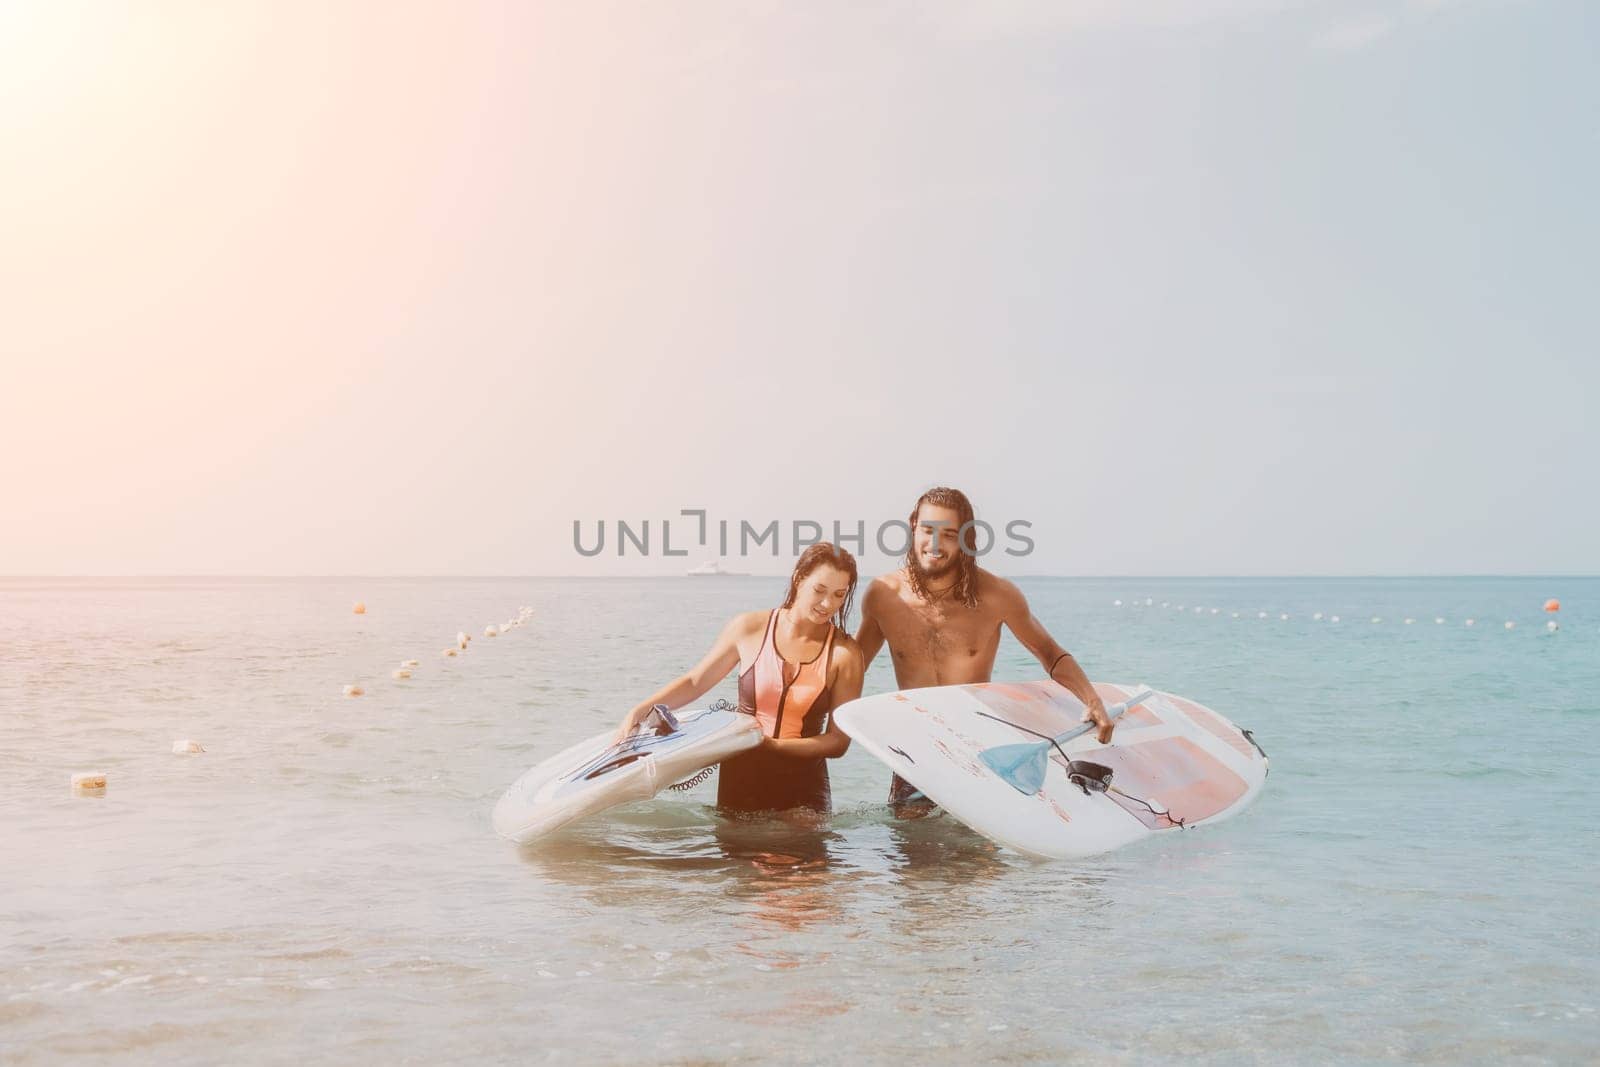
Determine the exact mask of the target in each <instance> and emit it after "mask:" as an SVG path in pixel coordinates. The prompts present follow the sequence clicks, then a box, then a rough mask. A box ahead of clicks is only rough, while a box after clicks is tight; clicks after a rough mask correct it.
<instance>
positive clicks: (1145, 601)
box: [1144, 596, 1156, 608]
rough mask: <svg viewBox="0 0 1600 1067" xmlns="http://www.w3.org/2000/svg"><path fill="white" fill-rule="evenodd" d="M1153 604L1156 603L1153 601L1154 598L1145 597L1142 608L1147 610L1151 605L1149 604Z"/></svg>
mask: <svg viewBox="0 0 1600 1067" xmlns="http://www.w3.org/2000/svg"><path fill="white" fill-rule="evenodd" d="M1155 602H1156V601H1155V598H1154V597H1148V596H1147V597H1145V598H1144V606H1145V607H1147V608H1148V607H1149V606H1150V605H1151V604H1154V603H1155Z"/></svg>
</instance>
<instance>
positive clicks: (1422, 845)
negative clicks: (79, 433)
mask: <svg viewBox="0 0 1600 1067" xmlns="http://www.w3.org/2000/svg"><path fill="white" fill-rule="evenodd" d="M1022 586H1023V588H1024V590H1025V591H1026V592H1027V594H1028V595H1029V597H1030V599H1031V601H1032V603H1033V606H1034V610H1035V613H1036V614H1037V615H1038V616H1039V617H1040V618H1041V619H1042V620H1043V621H1044V622H1045V624H1046V625H1047V626H1048V627H1049V628H1050V629H1051V630H1052V631H1053V632H1054V633H1055V635H1056V636H1057V637H1058V638H1059V639H1060V640H1061V641H1062V642H1063V643H1064V644H1065V645H1066V646H1067V647H1068V648H1071V649H1072V650H1074V652H1076V653H1077V655H1078V657H1079V658H1080V660H1081V661H1082V662H1083V663H1084V664H1085V666H1086V667H1087V668H1088V670H1089V672H1090V674H1091V675H1092V676H1094V677H1096V678H1101V679H1106V680H1112V681H1127V682H1148V683H1150V684H1152V685H1156V686H1158V687H1160V688H1163V689H1167V690H1171V691H1174V692H1178V693H1182V694H1184V695H1187V696H1192V697H1194V698H1195V699H1198V700H1200V701H1202V702H1204V703H1206V704H1208V705H1210V706H1212V707H1214V708H1216V709H1217V710H1218V711H1220V712H1222V713H1223V714H1225V715H1228V716H1229V717H1231V718H1233V719H1235V720H1236V721H1237V722H1239V723H1240V724H1241V725H1244V726H1248V727H1250V728H1252V729H1253V730H1254V731H1255V733H1256V736H1257V737H1258V739H1259V740H1260V741H1261V743H1262V744H1263V746H1264V747H1265V748H1266V750H1267V752H1268V753H1269V754H1270V755H1271V757H1272V775H1271V778H1270V779H1269V781H1268V784H1267V788H1266V790H1265V792H1264V793H1263V795H1262V797H1261V799H1260V800H1259V802H1258V803H1257V804H1256V805H1255V806H1254V807H1253V808H1252V809H1251V810H1249V811H1248V812H1247V813H1245V814H1244V815H1243V816H1241V817H1239V818H1237V819H1235V820H1233V821H1231V822H1229V823H1226V824H1223V825H1220V826H1217V827H1213V828H1205V829H1201V830H1197V831H1194V832H1186V833H1178V834H1169V835H1166V836H1163V837H1161V838H1158V839H1155V840H1152V841H1150V842H1147V843H1143V844H1140V845H1135V846H1132V847H1129V848H1127V849H1125V850H1123V851H1120V852H1116V853H1113V854H1111V855H1107V856H1102V857H1098V858H1094V859H1091V860H1086V861H1082V862H1077V863H1070V864H1053V865H1045V864H1038V863H1034V862H1031V861H1027V860H1023V859H1020V858H1018V857H1015V856H1012V855H1009V854H1007V853H1006V852H1004V851H1003V850H1000V849H997V848H996V847H994V846H993V845H991V844H989V843H988V842H986V841H985V840H983V839H982V838H979V837H977V836H975V835H973V834H971V833H970V832H968V831H966V830H965V829H964V828H962V827H961V826H959V825H958V824H955V823H954V822H953V821H951V820H949V819H948V818H941V819H934V820H928V821H924V822H920V823H911V824H901V823H897V822H895V821H894V820H892V819H891V818H889V817H888V815H887V813H886V811H885V810H884V809H883V807H882V806H881V803H880V802H881V800H882V798H883V794H884V791H885V787H886V784H887V779H888V773H887V771H886V770H885V769H883V768H882V767H881V766H879V765H877V764H876V763H875V762H874V761H873V760H872V759H871V757H869V756H867V755H866V754H865V753H864V752H861V751H859V750H855V751H852V752H851V753H850V754H849V755H847V756H846V757H845V758H844V759H842V760H840V761H837V762H836V763H835V764H834V775H833V780H834V797H835V805H836V808H837V810H836V813H835V815H834V816H833V818H832V819H831V820H830V821H829V822H828V824H827V825H825V826H823V827H820V828H805V827H795V826H791V825H788V824H785V823H781V822H755V823H731V822H726V821H723V820H720V819H718V818H717V817H715V816H714V815H713V814H712V812H711V811H710V810H709V808H708V807H707V804H708V802H709V801H710V799H711V798H712V796H713V795H714V789H715V785H714V783H708V784H706V785H702V786H699V787H697V788H696V789H695V790H694V791H692V792H690V793H688V794H685V795H682V796H678V795H673V796H669V797H663V798H660V799H658V800H656V801H653V802H651V803H649V804H645V805H640V806H636V807H632V808H628V809H623V810H620V811H617V812H615V813H612V814H611V815H609V816H605V817H601V818H598V819H596V820H594V821H592V822H590V823H587V824H584V825H581V826H580V827H577V828H575V829H573V830H570V831H568V832H565V833H563V834H561V835H559V836H558V837H557V838H555V839H554V840H552V841H551V842H550V843H549V844H548V845H547V847H544V848H540V849H530V850H521V849H518V848H515V847H513V846H510V845H508V844H506V843H505V842H503V841H500V840H499V839H497V838H495V837H494V835H493V834H492V832H491V831H490V829H489V825H488V816H489V811H490V808H491V807H492V806H493V803H494V801H495V799H496V798H497V797H498V795H499V793H500V792H501V791H502V790H503V789H504V788H505V786H506V785H507V784H509V783H510V782H511V781H512V779H514V778H515V777H516V776H517V775H518V774H519V773H520V772H521V771H522V770H523V769H525V768H526V767H527V766H529V765H530V764H532V763H534V762H536V761H537V760H538V759H539V758H541V757H542V756H543V755H546V754H548V753H550V752H551V751H553V750H555V749H556V748H558V747H560V746H562V745H564V744H566V743H569V742H570V741H572V740H575V739H578V738H581V737H583V736H585V735H586V734H589V733H592V732H594V731H596V730H597V729H600V728H602V727H603V726H605V725H607V724H609V723H611V722H613V721H615V719H616V718H617V717H618V715H619V714H620V712H621V711H622V710H623V709H624V708H625V707H626V706H627V705H629V704H630V703H631V702H633V701H635V700H637V699H639V698H640V697H642V696H644V695H647V694H648V693H649V692H650V691H651V690H652V689H653V688H655V687H656V686H658V685H660V684H661V683H663V682H665V681H667V680H668V679H670V678H671V677H672V676H673V675H674V674H675V673H677V672H679V671H682V670H683V669H685V668H686V667H688V666H689V665H690V664H691V663H692V662H693V661H694V660H695V659H696V658H698V656H699V655H700V654H701V653H702V651H703V650H704V647H705V645H706V644H707V643H708V642H709V640H710V639H711V637H712V636H713V634H714V632H715V630H716V627H717V626H718V625H719V623H720V622H721V620H722V619H723V618H724V617H725V616H727V615H728V614H730V613H731V612H733V611H735V610H742V609H750V608H758V607H765V606H770V605H771V604H773V603H774V602H775V600H776V599H777V597H778V596H779V594H780V593H781V588H782V583H781V581H779V580H775V579H761V578H740V579H654V580H622V579H616V580H577V579H570V580H567V579H522V580H513V579H496V580H442V579H441V580H400V579H387V580H372V579H307V580H264V579H258V580H244V579H239V580H229V579H192V580H160V579H130V580H88V579H73V580H43V579H26V580H24V579H7V580H0V1060H3V1061H5V1062H8V1063H12V1062H14V1063H26V1064H33V1063H40V1064H42V1063H55V1062H61V1061H63V1060H65V1059H67V1058H69V1057H78V1056H97V1057H109V1058H111V1059H114V1060H118V1061H132V1062H162V1063H214V1062H222V1061H227V1062H274V1063H281V1062H289V1061H299V1060H305V1059H306V1058H308V1057H315V1058H317V1059H319V1060H321V1059H327V1060H332V1061H336V1062H368V1061H378V1060H383V1061H387V1062H415V1063H434V1062H441V1061H453V1060H458V1059H466V1058H469V1057H471V1058H475V1059H479V1060H484V1061H488V1062H599V1063H622V1062H630V1063H632V1062H641V1061H642V1062H710V1063H747V1062H748V1063H758V1062H760V1063H765V1062H801V1061H805V1062H837V1063H859V1062H894V1061H902V1060H909V1059H913V1058H914V1059H917V1060H920V1061H923V1062H951V1063H965V1062H970V1061H972V1060H974V1059H979V1058H982V1059H993V1060H997V1061H1000V1062H1076V1061H1084V1062H1090V1061H1093V1062H1105V1061H1109V1062H1177V1061H1185V1062H1187V1061H1191V1060H1199V1061H1209V1062H1218V1063H1220V1062H1235V1061H1240V1060H1243V1061H1251V1062H1274V1063H1275V1062H1285V1061H1290V1062H1327V1061H1337V1062H1386V1061H1410V1062H1466V1061H1472V1062H1527V1063H1545V1062H1591V1061H1593V1059H1594V1058H1595V1056H1596V1054H1597V1050H1600V1018H1597V1008H1600V993H1597V992H1596V989H1597V981H1600V934H1597V924H1596V922H1595V917H1594V900H1595V897H1596V888H1597V880H1600V879H1597V877H1596V872H1597V864H1596V859H1595V856H1596V847H1597V845H1600V833H1597V831H1596V828H1595V821H1594V820H1595V817H1596V815H1595V813H1596V811H1597V809H1600V796H1597V792H1600V791H1597V789H1596V788H1595V786H1594V784H1593V775H1594V771H1595V768H1596V766H1597V757H1600V695H1597V694H1600V580H1597V579H1570V578H1562V579H1552V578H1541V579H1481V578H1475V579H1381V580H1380V579H1373V580H1313V579H1271V580H1267V579H1260V580H1241V579H1227V580H1221V579H1217V580H1199V579H1137V580H1134V579H1127V580H1110V579H1107V580H1099V579H1097V580H1077V579H1072V580H1067V579H1035V580H1024V581H1023V582H1022ZM1550 596H1557V597H1560V598H1561V599H1562V601H1563V605H1564V607H1563V610H1562V612H1561V613H1560V616H1559V618H1560V620H1561V626H1562V628H1561V630H1560V632H1559V633H1555V634H1550V633H1547V632H1546V631H1545V628H1544V624H1545V619H1546V617H1545V615H1544V613H1543V612H1542V611H1541V610H1540V605H1541V604H1542V603H1543V601H1544V600H1545V599H1546V598H1547V597H1550ZM1146 598H1148V599H1149V600H1151V601H1152V602H1153V603H1152V604H1151V605H1150V606H1143V601H1144V600H1145V599H1146ZM356 600H362V601H365V602H366V604H367V606H368V609H369V610H368V613H367V614H365V615H361V616H357V615H353V614H352V613H351V611H350V605H351V603H352V602H353V601H356ZM1117 600H1120V601H1122V604H1121V606H1118V605H1117V604H1115V603H1114V601H1117ZM1135 602H1137V603H1138V604H1139V605H1140V606H1135ZM1163 602H1165V603H1166V604H1167V605H1168V606H1167V607H1165V608H1163V607H1161V605H1162V604H1163ZM522 604H527V605H531V606H532V607H533V608H534V611H535V614H534V616H533V620H532V622H530V623H529V624H528V625H527V626H524V627H522V628H520V629H516V630H513V631H512V632H511V633H509V634H507V635H505V636H503V637H499V638H494V639H488V638H484V637H481V636H479V637H477V638H476V639H475V640H474V641H473V642H472V646H471V648H470V650H469V651H468V653H466V654H465V655H464V656H461V657H457V658H453V659H446V658H443V657H441V656H440V650H441V649H442V648H444V647H445V646H446V645H449V644H452V643H453V639H454V636H455V634H456V632H457V631H458V630H466V631H468V632H471V633H473V634H481V633H482V630H483V627H484V625H485V624H487V623H496V624H498V623H500V622H502V621H504V620H507V619H511V618H513V617H514V616H515V614H516V611H517V607H518V606H519V605H522ZM1179 605H1182V610H1179ZM1196 607H1199V608H1200V609H1201V610H1200V612H1198V613H1196V612H1195V611H1194V609H1195V608H1196ZM1212 609H1216V611H1215V613H1213V611H1212ZM1235 612H1237V613H1238V614H1239V616H1240V617H1239V618H1237V619H1235V618H1234V617H1233V614H1234V613H1235ZM1263 612H1264V613H1266V615H1267V618H1264V619H1263V618H1260V617H1259V616H1260V614H1261V613H1263ZM1317 612H1321V613H1323V615H1324V616H1325V617H1324V618H1323V619H1322V620H1315V619H1313V615H1314V614H1315V613H1317ZM1283 614H1287V615H1289V616H1290V618H1288V619H1287V620H1284V619H1281V618H1280V616H1281V615H1283ZM1334 614H1337V615H1339V616H1340V617H1341V618H1340V622H1339V623H1337V624H1336V623H1333V622H1331V621H1329V619H1328V618H1327V616H1331V615H1334ZM1374 617H1381V619H1382V621H1381V622H1373V621H1372V619H1373V618H1374ZM1407 617H1410V618H1413V619H1415V620H1416V621H1415V622H1414V623H1413V624H1411V625H1406V624H1405V623H1404V621H1403V620H1404V619H1405V618H1407ZM1435 617H1442V618H1444V619H1445V620H1446V622H1445V623H1443V624H1436V623H1435V622H1434V621H1433V620H1434V618H1435ZM1468 617H1471V618H1473V619H1474V620H1475V625H1474V626H1472V627H1470V628H1469V627H1467V626H1466V625H1465V619H1466V618H1468ZM1507 620H1510V621H1513V622H1515V623H1516V624H1517V625H1516V628H1515V629H1512V630H1507V629H1505V627H1504V623H1505V622H1506V621H1507ZM410 658H415V659H418V660H420V661H421V662H420V666H419V667H418V668H417V670H416V672H415V674H414V676H413V677H412V678H411V679H410V680H408V681H396V680H394V679H392V678H391V677H390V671H391V670H392V669H393V668H394V667H396V666H398V665H399V662H400V661H401V660H402V659H410ZM1039 674H1040V671H1039V669H1038V667H1037V666H1036V665H1035V664H1034V663H1033V662H1032V661H1031V659H1030V658H1029V657H1027V655H1026V654H1025V653H1024V652H1023V651H1022V650H1021V649H1020V647H1018V646H1017V645H1016V643H1015V642H1014V641H1012V640H1010V639H1009V638H1007V639H1006V642H1005V644H1004V645H1003V647H1002V652H1001V658H1000V662H999V665H998V668H997V671H996V677H997V678H1031V677H1037V676H1038V675H1039ZM347 684H359V685H362V686H363V687H364V688H365V690H366V695H364V696H362V697H359V698H353V699H352V698H345V697H343V696H342V695H341V690H342V687H343V686H345V685H347ZM867 687H868V691H869V692H871V691H877V690H882V689H889V688H892V680H891V678H890V676H889V672H888V669H887V662H886V659H884V660H881V661H880V662H879V663H878V664H877V665H875V667H874V668H873V671H872V672H871V674H870V675H869V677H868V680H867ZM730 692H731V685H725V686H724V687H723V690H722V691H720V695H730ZM178 738H194V739H196V740H198V741H200V742H201V743H202V744H203V745H204V746H205V748H206V752H205V753H204V754H203V755H200V756H195V757H180V756H174V755H172V754H171V751H170V750H171V745H172V742H173V740H175V739H178ZM90 769H96V770H104V771H105V772H106V773H107V774H108V776H109V788H108V790H107V792H106V794H105V795H104V796H101V797H79V796H73V795H72V794H71V792H70V790H69V789H68V782H69V779H70V776H71V774H72V773H73V772H74V771H80V770H90Z"/></svg>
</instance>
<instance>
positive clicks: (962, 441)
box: [0, 0, 1600, 575]
mask: <svg viewBox="0 0 1600 1067" xmlns="http://www.w3.org/2000/svg"><path fill="white" fill-rule="evenodd" d="M1597 31H1600V8H1596V7H1595V6H1594V5H1591V4H1586V3H1557V2H1541V0H1454V2H1450V0H1431V2H1420V0H1359V2H1340V3H1334V2H1317V0H1300V2H1294V0H1220V2H1204V0H1176V2H1174V0H1144V2H1142V3H1139V4H1126V3H1118V2H1110V0H1106V2H1100V0H1093V2H1089V0H1086V2H1082V3H1067V2H1049V3H1034V2H1029V0H1016V2H1011V3H1002V2H989V3H984V4H964V5H956V4H937V3H925V2H910V0H905V2H893V3H889V2H872V0H862V2H852V3H800V2H795V3H776V2H769V3H717V2H709V0H708V2H696V3H678V4H660V3H643V2H639V3H626V4H605V3H572V4H539V3H512V4H487V3H462V4H455V5H436V4H427V3H410V4H405V3H401V4H395V3H381V4H380V3H362V2H355V0H351V2H341V3H337V4H314V3H298V2H286V3H260V4H246V3H235V2H227V0H222V2H214V3H199V2H195V3H179V2H166V3H139V4H132V3H128V4H115V3H109V2H107V3H90V4H79V3H74V2H62V0H48V2H46V0H41V2H38V3H32V2H17V0H0V574H11V575H77V574H87V575H104V574H130V575H149V574H159V575H168V574H261V575H278V574H282V575H320V574H419V575H456V574H459V575H495V574H507V575H511V574H517V575H521V574H574V575H602V574H673V573H681V572H682V571H683V570H684V569H686V568H687V567H688V566H689V565H692V564H695V563H699V562H702V561H703V560H705V559H707V558H710V557H711V556H715V555H717V554H718V553H717V551H716V546H715V543H714V540H715V539H714V537H713V538H712V544H711V545H710V546H708V547H706V548H702V547H700V546H698V545H696V544H693V543H689V544H688V545H687V546H686V547H687V548H688V550H689V552H688V555H687V556H685V557H665V556H662V555H661V554H660V540H659V539H660V536H661V530H660V527H661V523H662V522H663V521H665V520H674V530H673V539H674V542H675V544H674V547H675V548H676V547H679V546H682V545H684V541H683V540H680V537H682V535H683V534H685V533H687V532H688V531H689V530H690V529H691V528H692V526H693V524H694V520H693V519H688V518H684V517H682V516H681V515H680V512H681V511H682V510H683V509H704V510H705V511H706V513H707V517H708V519H709V521H710V522H711V524H712V528H713V530H714V529H715V524H716V523H717V522H718V521H720V520H728V521H730V523H731V524H732V525H733V527H734V528H735V529H737V526H738V523H739V522H740V521H748V522H750V523H751V524H752V525H755V526H758V527H761V526H765V525H766V524H767V523H769V522H771V521H772V520H778V521H780V523H782V524H783V526H784V529H785V530H786V531H787V530H788V529H789V524H791V523H792V522H794V521H795V520H809V521H815V522H819V523H821V524H822V525H823V526H824V528H825V529H828V528H830V527H831V524H832V523H833V522H834V521H838V522H840V523H841V524H842V526H843V527H844V528H845V529H846V530H847V531H848V530H853V529H854V528H855V527H856V524H857V523H865V524H866V527H867V529H868V531H869V539H870V538H871V533H870V531H874V530H876V529H877V528H878V526H879V525H881V524H882V523H885V522H892V521H894V520H896V519H902V518H904V516H905V515H906V514H907V513H908V512H909V510H910V507H911V505H912V503H913V501H914V500H915V499H916V497H917V495H918V494H919V493H920V492H922V491H923V490H924V489H926V488H928V487H930V486H932V485H937V484H948V485H954V486H957V487H960V488H962V489H964V490H966V491H967V492H968V494H969V495H970V496H971V497H972V498H973V500H974V502H975V503H976V505H977V508H978V513H979V517H980V518H983V519H985V520H986V521H989V522H991V523H992V524H993V525H994V526H995V527H997V528H999V529H1002V530H1003V528H1004V526H1005V524H1006V523H1008V522H1013V521H1021V522H1025V523H1027V524H1029V525H1028V526H1027V527H1026V529H1027V532H1028V536H1029V538H1030V539H1031V541H1032V550H1031V552H1029V553H1028V554H1027V555H1025V556H1021V557H1007V556H1004V555H1001V554H996V555H995V556H994V557H993V559H992V565H993V567H994V569H996V570H999V571H1001V572H1002V573H1007V574H1016V575H1029V574H1063V575H1080V574H1081V575H1100V574H1106V575H1179V574H1182V575H1188V574H1193V575H1235V574H1329V575H1342V574H1463V573H1550V574H1573V573H1597V572H1600V493H1597V492H1596V476H1595V473H1594V457H1596V456H1600V430H1597V429H1596V424H1595V420H1594V419H1592V418H1591V417H1590V407H1591V405H1592V403H1593V401H1594V399H1595V398H1596V397H1597V396H1600V361H1597V359H1596V358H1595V357H1596V351H1595V349H1596V337H1597V330H1596V321H1595V319H1596V311H1595V308H1596V306H1597V304H1596V301H1595V300H1594V299H1593V297H1592V295H1591V293H1592V291H1593V290H1594V288H1595V279H1596V278H1597V276H1600V270H1597V267H1600V212H1597V210H1596V208H1595V205H1594V194H1593V190H1595V189H1596V188H1600V123H1597V122H1596V121H1595V112H1594V102H1595V100H1597V99H1600V67H1597V66H1596V64H1595V63H1594V61H1593V58H1594V54H1595V47H1596V42H1597V36H1600V33H1597ZM619 519H620V520H625V521H627V522H629V523H630V524H631V525H632V526H633V527H635V528H638V527H640V526H641V525H642V523H643V521H644V520H647V519H648V520H651V525H652V527H653V529H654V538H653V541H652V545H651V548H652V554H650V555H648V556H641V555H640V554H638V553H637V552H634V551H632V546H631V545H630V546H629V549H630V551H629V553H628V554H627V555H624V556H618V555H617V552H616V547H617V545H616V537H615V523H616V522H617V520H619ZM601 520H605V521H606V523H607V526H608V534H609V535H610V539H609V540H608V542H607V548H606V551H604V552H602V553H601V554H600V555H598V556H594V557H586V556H583V555H580V554H579V553H578V552H577V551H576V550H575V547H574V524H575V523H577V524H579V526H578V528H579V530H580V531H581V536H582V538H583V540H584V541H585V542H587V543H589V544H591V545H592V543H593V539H594V537H595V534H596V531H597V529H598V524H599V522H600V521H601ZM783 540H784V544H783V546H782V553H783V554H782V555H781V556H780V557H779V558H774V557H772V556H771V555H770V553H769V552H767V551H766V550H764V549H763V550H761V551H762V554H759V555H755V556H751V557H749V558H740V557H739V556H738V555H737V546H735V551H734V554H733V555H732V556H731V557H730V558H727V559H725V560H724V561H723V562H724V564H725V565H726V566H728V567H730V568H732V569H740V570H750V571H755V572H758V573H782V572H785V571H786V570H787V568H788V566H789V559H790V558H791V554H792V550H793V549H792V542H793V538H792V537H791V536H790V534H789V533H788V532H786V533H785V534H784V538H783ZM1007 543H1011V544H1014V542H1006V541H1005V539H1004V536H1003V535H1002V546H1004V545H1005V544H1007ZM847 547H853V546H851V545H847ZM863 563H864V566H865V567H866V569H867V570H868V571H875V570H879V569H883V568H885V567H887V566H889V565H891V563H890V559H889V557H888V556H886V555H883V554H882V553H878V552H876V551H872V552H868V553H866V558H865V559H864V560H863Z"/></svg>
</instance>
